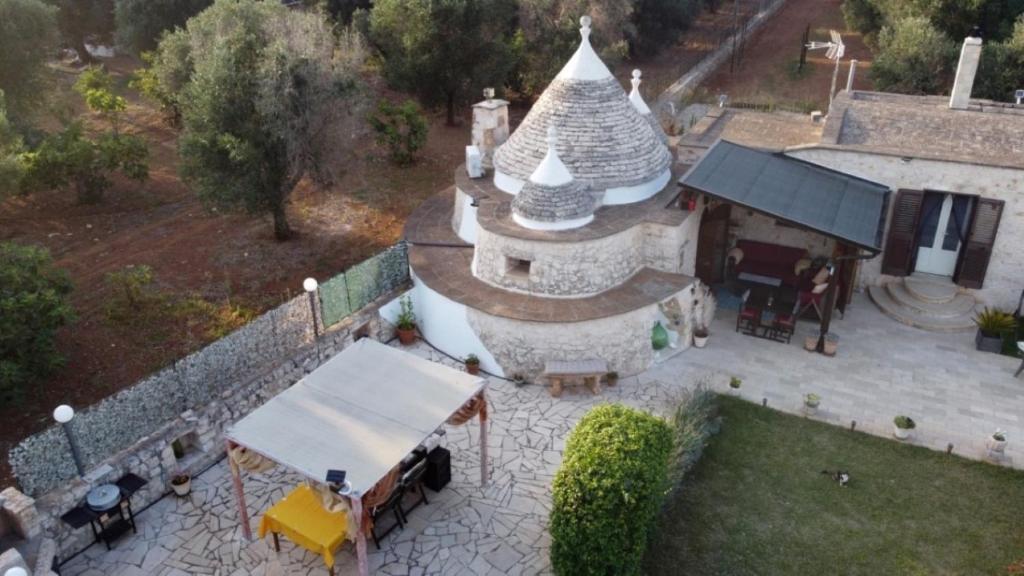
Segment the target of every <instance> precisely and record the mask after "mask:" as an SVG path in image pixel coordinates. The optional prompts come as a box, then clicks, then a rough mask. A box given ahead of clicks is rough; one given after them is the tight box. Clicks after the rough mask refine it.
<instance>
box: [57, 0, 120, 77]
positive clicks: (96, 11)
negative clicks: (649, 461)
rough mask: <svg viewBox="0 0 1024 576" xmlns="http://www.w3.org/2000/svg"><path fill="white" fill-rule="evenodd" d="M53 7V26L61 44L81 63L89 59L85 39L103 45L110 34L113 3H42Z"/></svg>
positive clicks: (107, 0)
mask: <svg viewBox="0 0 1024 576" xmlns="http://www.w3.org/2000/svg"><path fill="white" fill-rule="evenodd" d="M46 1H47V3H49V4H52V5H53V6H55V7H56V8H57V25H58V27H59V28H60V35H61V40H63V42H64V44H65V45H66V46H67V47H69V48H72V49H74V50H75V51H76V52H78V56H79V58H81V59H82V61H83V62H92V60H93V58H92V56H90V55H89V51H88V50H86V49H85V43H86V40H92V41H94V42H102V43H107V42H110V41H111V40H112V39H113V35H114V0H46Z"/></svg>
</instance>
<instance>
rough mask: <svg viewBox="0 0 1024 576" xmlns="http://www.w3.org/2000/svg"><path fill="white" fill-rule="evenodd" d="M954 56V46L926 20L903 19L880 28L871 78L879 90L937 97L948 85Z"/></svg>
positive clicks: (955, 53) (954, 59) (954, 61)
mask: <svg viewBox="0 0 1024 576" xmlns="http://www.w3.org/2000/svg"><path fill="white" fill-rule="evenodd" d="M956 55H957V50H956V45H955V44H954V43H953V42H952V41H950V40H949V38H947V37H946V36H945V35H943V34H942V33H941V32H939V31H938V30H936V29H935V27H934V26H932V24H931V22H929V21H928V20H927V19H926V18H922V17H920V16H914V17H909V18H903V19H900V20H897V21H896V22H895V23H894V24H892V25H889V26H886V27H884V28H882V31H881V33H880V34H879V36H878V51H877V53H876V55H875V60H874V62H872V63H871V77H872V78H873V79H874V81H875V84H876V86H877V87H878V88H879V89H882V90H886V91H891V92H901V93H905V94H938V93H941V92H942V91H943V90H944V89H945V87H946V86H948V85H949V80H950V78H951V75H952V74H953V69H954V67H955V65H956Z"/></svg>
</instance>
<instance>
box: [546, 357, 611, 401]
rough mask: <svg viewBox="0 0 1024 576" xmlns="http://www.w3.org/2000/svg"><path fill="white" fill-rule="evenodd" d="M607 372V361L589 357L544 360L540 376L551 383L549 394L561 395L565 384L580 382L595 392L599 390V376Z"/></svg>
mask: <svg viewBox="0 0 1024 576" xmlns="http://www.w3.org/2000/svg"><path fill="white" fill-rule="evenodd" d="M607 373H608V363H607V362H605V361H604V360H599V359H596V358H590V359H586V360H548V361H545V362H544V373H543V374H542V376H543V377H544V378H546V379H547V381H548V383H549V384H550V385H551V395H552V396H554V397H556V398H557V397H559V396H561V395H562V387H563V386H565V385H566V384H573V383H581V384H583V385H584V386H586V387H587V389H589V390H590V392H591V393H592V394H597V393H598V392H599V390H600V382H601V377H602V376H604V375H605V374H607Z"/></svg>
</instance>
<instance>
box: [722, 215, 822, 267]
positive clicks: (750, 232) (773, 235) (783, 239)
mask: <svg viewBox="0 0 1024 576" xmlns="http://www.w3.org/2000/svg"><path fill="white" fill-rule="evenodd" d="M729 220H730V222H735V224H736V225H735V226H730V227H729V246H730V247H731V246H735V245H736V241H737V240H756V241H758V242H768V243H771V244H778V245H781V246H791V247H793V248H804V249H806V250H807V252H808V253H810V255H811V257H812V258H813V257H815V256H831V255H832V250H833V249H834V248H835V240H833V239H831V238H829V237H828V236H825V235H824V234H818V233H815V232H810V231H808V230H805V229H803V228H797V227H794V226H785V225H779V224H778V223H777V221H776V219H775V218H772V217H770V216H765V215H764V214H760V213H758V212H754V211H753V210H748V209H746V208H743V207H742V206H734V207H733V209H732V213H731V215H730V216H729Z"/></svg>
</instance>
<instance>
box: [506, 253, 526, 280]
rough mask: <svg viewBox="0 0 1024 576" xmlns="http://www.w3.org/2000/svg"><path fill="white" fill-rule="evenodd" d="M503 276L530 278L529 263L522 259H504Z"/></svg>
mask: <svg viewBox="0 0 1024 576" xmlns="http://www.w3.org/2000/svg"><path fill="white" fill-rule="evenodd" d="M505 275H506V276H518V277H521V278H529V277H530V261H529V260H525V259H523V258H512V257H506V258H505Z"/></svg>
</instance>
